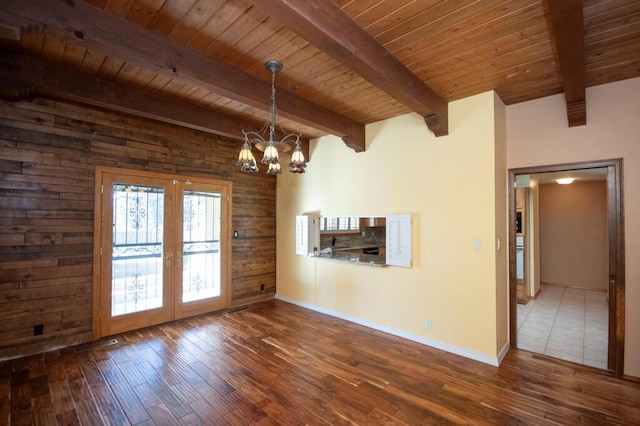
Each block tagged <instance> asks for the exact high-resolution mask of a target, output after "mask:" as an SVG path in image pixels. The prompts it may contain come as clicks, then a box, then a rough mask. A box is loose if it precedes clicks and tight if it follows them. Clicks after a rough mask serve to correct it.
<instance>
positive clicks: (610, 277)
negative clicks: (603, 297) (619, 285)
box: [609, 275, 616, 284]
mask: <svg viewBox="0 0 640 426" xmlns="http://www.w3.org/2000/svg"><path fill="white" fill-rule="evenodd" d="M615 283H616V276H615V275H609V284H615Z"/></svg>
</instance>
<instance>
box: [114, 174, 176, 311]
mask: <svg viewBox="0 0 640 426" xmlns="http://www.w3.org/2000/svg"><path fill="white" fill-rule="evenodd" d="M112 195H113V243H112V250H113V252H112V274H111V276H112V279H111V315H112V316H117V315H123V314H129V313H133V312H140V311H145V310H148V309H155V308H159V307H161V306H162V289H163V275H162V273H163V268H162V253H163V244H162V238H163V220H164V218H163V213H164V188H162V187H153V186H137V185H126V184H118V183H116V184H114V185H113V194H112Z"/></svg>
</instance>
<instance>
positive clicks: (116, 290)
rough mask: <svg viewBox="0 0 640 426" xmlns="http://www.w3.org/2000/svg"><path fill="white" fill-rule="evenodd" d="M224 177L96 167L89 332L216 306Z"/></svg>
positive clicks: (222, 281)
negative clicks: (91, 316)
mask: <svg viewBox="0 0 640 426" xmlns="http://www.w3.org/2000/svg"><path fill="white" fill-rule="evenodd" d="M230 192H231V183H229V182H224V181H215V180H207V179H203V178H187V177H185V176H173V175H164V174H159V173H150V172H140V171H133V170H122V169H112V168H102V167H98V168H97V169H96V209H95V212H96V219H95V234H94V236H95V240H96V244H95V249H94V259H95V260H94V332H93V334H94V338H99V337H103V336H108V335H112V334H115V333H120V332H124V331H129V330H134V329H138V328H142V327H147V326H150V325H155V324H160V323H164V322H168V321H172V320H175V319H179V318H184V317H188V316H192V315H197V314H200V313H204V312H210V311H214V310H218V309H223V308H226V307H228V306H229V301H230V290H229V289H230V254H231V250H230V245H229V241H230V240H229V223H230V212H231V208H230V199H231V198H230Z"/></svg>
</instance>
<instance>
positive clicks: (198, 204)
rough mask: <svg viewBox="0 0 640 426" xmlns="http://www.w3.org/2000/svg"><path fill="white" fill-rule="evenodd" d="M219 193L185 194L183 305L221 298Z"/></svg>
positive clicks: (196, 192)
mask: <svg viewBox="0 0 640 426" xmlns="http://www.w3.org/2000/svg"><path fill="white" fill-rule="evenodd" d="M220 206H221V203H220V193H218V192H208V191H190V190H187V191H184V218H183V220H184V221H183V234H182V240H183V247H182V254H183V271H182V302H183V303H186V302H193V301H195V300H201V299H206V298H210V297H217V296H220Z"/></svg>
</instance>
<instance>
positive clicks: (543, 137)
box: [507, 78, 640, 377]
mask: <svg viewBox="0 0 640 426" xmlns="http://www.w3.org/2000/svg"><path fill="white" fill-rule="evenodd" d="M639 94H640V78H635V79H630V80H624V81H621V82H618V83H612V84H607V85H602V86H597V87H593V88H589V89H587V125H586V126H579V127H568V126H567V117H566V109H565V105H564V98H563V96H562V95H557V96H551V97H547V98H543V99H539V100H534V101H530V102H523V103H520V104H516V105H510V106H508V107H507V166H508V167H509V168H518V167H527V166H541V165H547V164H560V163H572V162H579V161H591V160H598V159H610V158H623V159H624V173H623V179H624V197H625V206H624V214H625V218H626V222H625V239H626V283H625V286H626V333H625V368H624V372H625V374H627V375H631V376H634V377H640V309H637V306H640V262H638V261H637V259H640V221H639V220H638V218H639V217H640V143H639V135H640V119H639V118H640V96H639Z"/></svg>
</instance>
